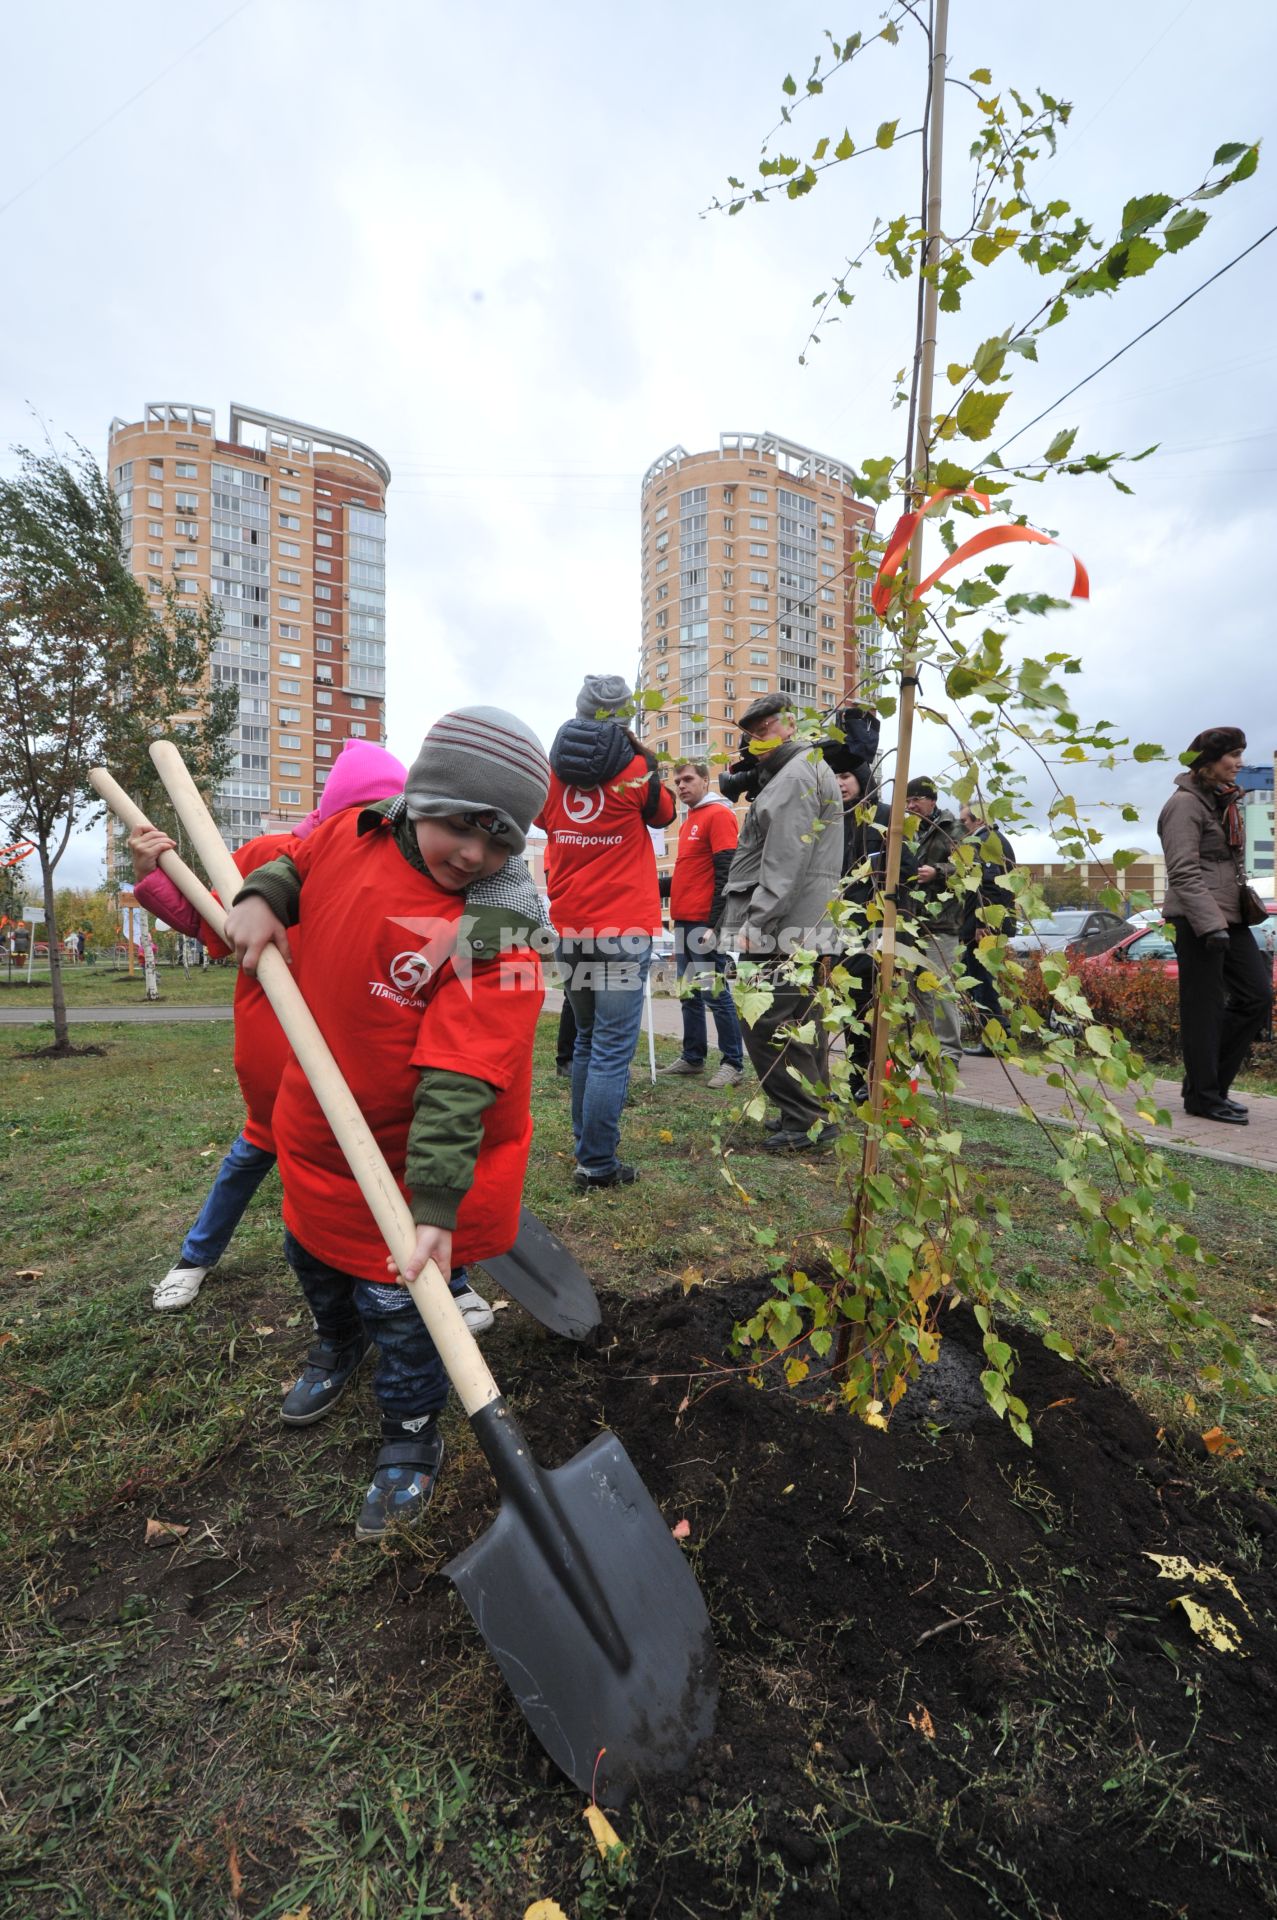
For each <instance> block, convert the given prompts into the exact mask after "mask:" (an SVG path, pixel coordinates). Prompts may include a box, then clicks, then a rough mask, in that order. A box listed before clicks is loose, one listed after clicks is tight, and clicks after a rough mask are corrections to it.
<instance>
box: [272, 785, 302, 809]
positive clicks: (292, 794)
mask: <svg viewBox="0 0 1277 1920" xmlns="http://www.w3.org/2000/svg"><path fill="white" fill-rule="evenodd" d="M275 798H276V800H277V801H278V802H279V804H280V806H281V807H300V805H301V803H302V797H301V790H300V788H298V787H281V788H280V789H279V791H278V792H277V793H276V795H275Z"/></svg>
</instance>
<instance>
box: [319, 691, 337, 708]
mask: <svg viewBox="0 0 1277 1920" xmlns="http://www.w3.org/2000/svg"><path fill="white" fill-rule="evenodd" d="M332 703H333V697H332V695H331V693H317V694H316V695H315V705H316V706H317V707H331V705H332Z"/></svg>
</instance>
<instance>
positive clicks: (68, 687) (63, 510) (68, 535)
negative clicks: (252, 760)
mask: <svg viewBox="0 0 1277 1920" xmlns="http://www.w3.org/2000/svg"><path fill="white" fill-rule="evenodd" d="M18 452H19V454H20V458H21V468H20V471H19V473H18V476H17V478H16V479H12V480H5V481H3V482H0V823H3V826H4V828H5V830H6V831H7V833H8V834H9V835H10V836H11V837H13V838H17V837H18V836H20V835H25V836H27V837H29V838H30V839H31V840H33V841H34V842H35V846H36V852H37V856H38V859H39V864H40V878H41V892H42V895H43V899H44V912H45V926H46V929H47V934H48V941H49V967H50V973H51V976H52V990H53V1024H54V1048H55V1051H57V1052H59V1053H67V1052H69V1051H70V1042H69V1036H68V1030H67V1018H66V1000H65V995H64V992H63V985H62V969H61V964H60V959H59V954H58V927H57V911H56V901H55V896H54V875H55V873H56V870H57V866H58V862H59V861H60V860H61V858H62V855H63V854H64V853H65V851H66V848H67V843H68V841H69V840H70V838H71V834H72V832H73V831H74V829H75V827H76V826H77V825H80V824H84V822H85V821H86V820H87V819H90V818H92V817H93V816H94V815H95V814H96V812H97V811H98V802H97V800H96V799H95V797H94V796H93V795H92V793H91V790H90V789H89V787H88V784H87V777H88V771H89V768H90V767H92V766H95V765H98V764H103V763H104V764H108V765H110V766H111V767H112V769H113V770H114V771H115V773H116V774H117V776H118V778H119V779H120V780H121V781H122V782H123V784H124V785H125V786H126V787H130V786H131V787H133V788H134V790H138V789H140V788H143V787H144V786H145V785H148V784H149V782H150V779H151V766H150V761H149V758H148V756H147V753H146V748H147V746H148V744H149V742H150V741H151V740H153V739H157V738H159V737H160V736H161V735H168V736H169V737H171V738H174V739H177V740H178V741H179V742H180V743H181V745H182V748H183V752H184V754H185V756H186V759H187V764H188V765H189V766H191V768H192V770H193V772H194V773H195V776H196V778H197V779H198V780H200V781H201V782H202V783H203V784H205V785H206V786H207V785H208V784H209V783H211V782H212V781H214V780H216V779H218V778H220V776H221V775H222V774H223V773H224V772H225V771H226V767H227V764H228V758H229V754H228V748H227V738H228V735H229V733H230V730H231V727H232V726H233V724H234V719H235V695H234V690H233V689H228V690H225V691H223V690H220V689H213V688H211V687H210V685H209V673H208V666H209V656H210V653H211V651H212V647H213V643H214V641H215V640H216V637H217V632H218V619H217V615H216V613H215V611H214V609H213V606H212V604H211V602H210V601H208V600H207V599H205V600H204V601H203V602H202V603H201V604H200V605H199V606H197V607H187V606H185V605H181V604H179V596H178V594H177V593H176V592H175V591H170V592H168V593H166V594H165V595H164V596H163V597H162V598H161V599H160V600H159V601H158V602H152V600H151V599H150V598H149V597H148V595H147V594H146V593H145V592H144V591H143V589H142V587H141V586H140V585H139V583H138V582H137V581H136V580H135V579H134V577H133V575H132V574H131V573H130V571H129V567H128V563H127V560H126V557H125V554H124V550H123V542H122V528H121V520H120V510H119V504H118V502H117V500H116V498H115V495H114V493H113V492H112V491H111V488H110V487H109V486H108V485H107V482H106V479H105V477H104V475H103V474H102V472H101V470H100V469H99V467H98V465H97V463H96V461H94V460H93V459H92V458H90V456H89V455H88V454H87V453H85V452H84V450H83V449H77V450H76V454H75V457H74V458H73V459H71V460H65V459H63V458H61V457H60V456H59V455H58V454H56V453H54V452H49V453H47V454H42V455H36V454H33V453H31V452H29V451H28V450H26V449H25V448H20V449H18Z"/></svg>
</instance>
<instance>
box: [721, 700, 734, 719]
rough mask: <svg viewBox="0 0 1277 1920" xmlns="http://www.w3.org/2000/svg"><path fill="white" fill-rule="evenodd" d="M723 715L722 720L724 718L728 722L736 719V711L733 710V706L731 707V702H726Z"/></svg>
mask: <svg viewBox="0 0 1277 1920" xmlns="http://www.w3.org/2000/svg"><path fill="white" fill-rule="evenodd" d="M723 715H724V718H725V719H728V720H734V719H735V718H736V709H735V707H734V706H733V705H732V704H731V702H730V701H729V702H728V704H727V705H726V706H725V707H724V708H723Z"/></svg>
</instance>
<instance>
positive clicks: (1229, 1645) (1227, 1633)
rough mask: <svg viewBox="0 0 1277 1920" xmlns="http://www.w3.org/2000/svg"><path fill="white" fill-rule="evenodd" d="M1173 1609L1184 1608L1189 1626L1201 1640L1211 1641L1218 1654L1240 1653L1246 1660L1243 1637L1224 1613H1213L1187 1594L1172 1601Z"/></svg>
mask: <svg viewBox="0 0 1277 1920" xmlns="http://www.w3.org/2000/svg"><path fill="white" fill-rule="evenodd" d="M1171 1605H1172V1606H1173V1607H1183V1609H1184V1612H1185V1613H1186V1614H1187V1615H1188V1624H1189V1626H1190V1627H1191V1628H1192V1629H1193V1632H1194V1633H1195V1634H1196V1635H1197V1637H1198V1639H1199V1640H1209V1642H1210V1644H1211V1646H1212V1647H1214V1648H1215V1650H1216V1651H1217V1652H1218V1653H1240V1654H1241V1657H1242V1659H1243V1660H1244V1659H1245V1658H1246V1650H1245V1648H1244V1647H1243V1646H1242V1637H1241V1634H1240V1632H1239V1631H1238V1629H1237V1628H1236V1627H1235V1626H1234V1625H1233V1623H1232V1621H1231V1620H1225V1618H1224V1616H1223V1614H1222V1613H1212V1612H1211V1610H1210V1608H1209V1607H1204V1606H1203V1605H1202V1603H1201V1601H1200V1600H1194V1599H1192V1598H1190V1596H1189V1595H1188V1594H1186V1593H1180V1594H1177V1595H1176V1596H1175V1598H1174V1599H1173V1600H1172V1601H1171Z"/></svg>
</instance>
